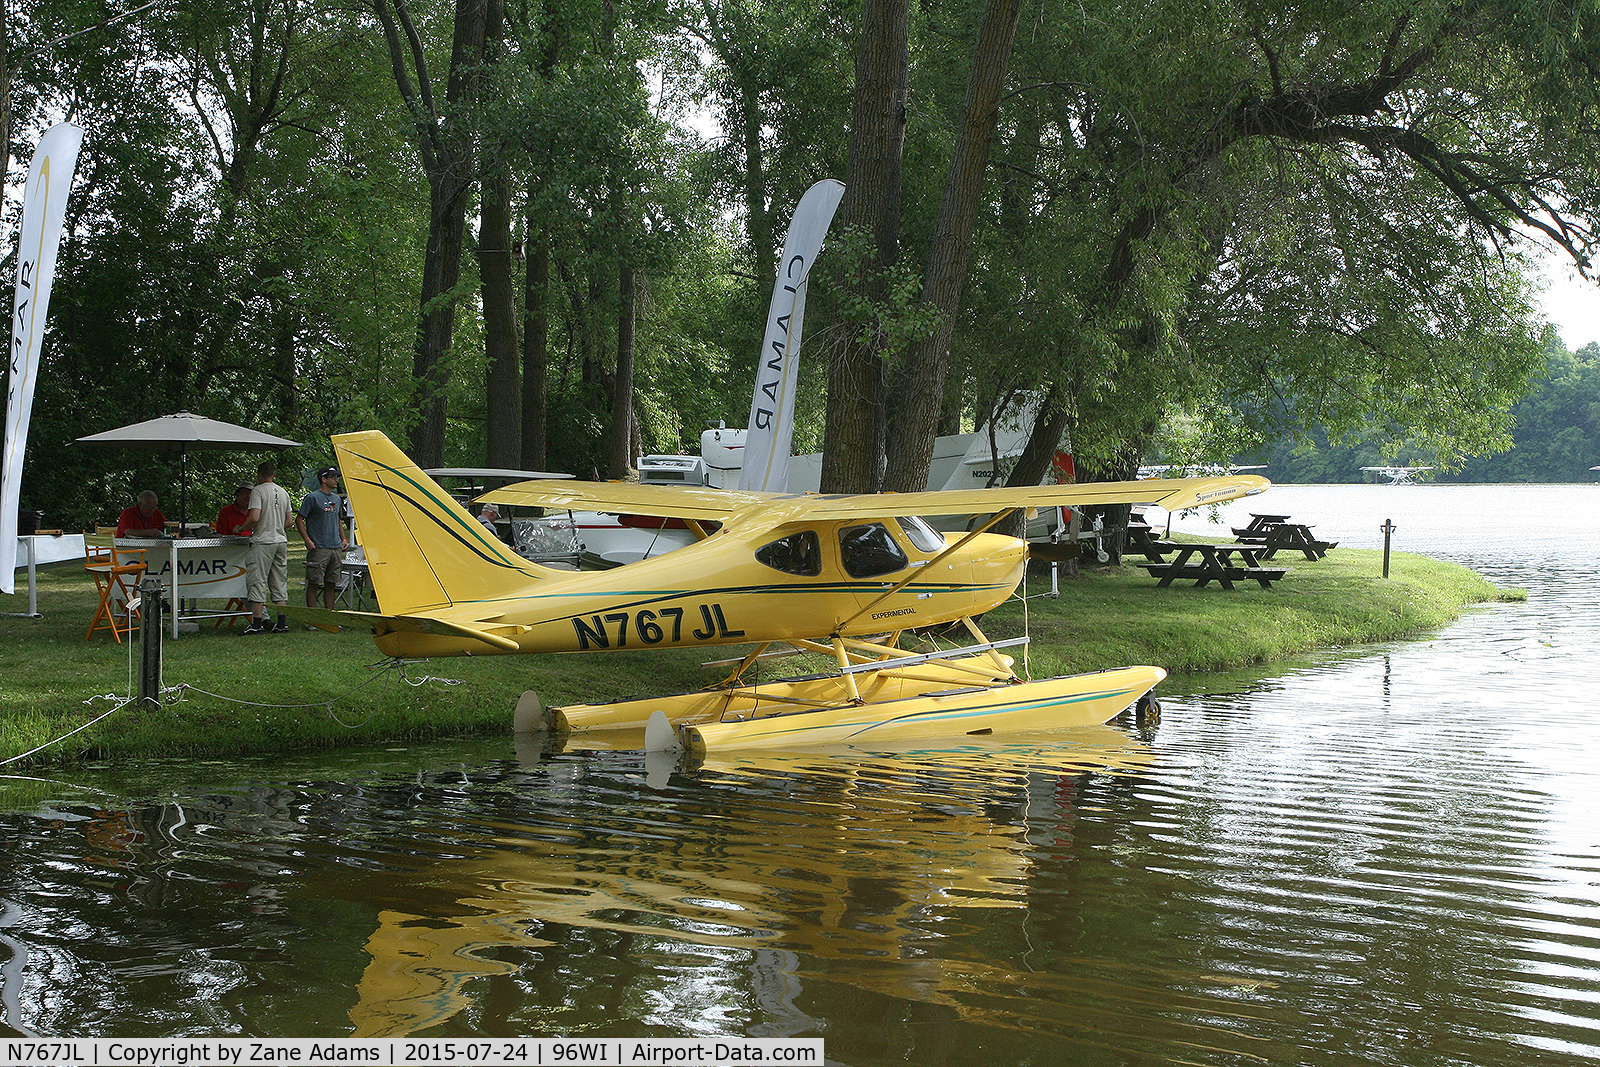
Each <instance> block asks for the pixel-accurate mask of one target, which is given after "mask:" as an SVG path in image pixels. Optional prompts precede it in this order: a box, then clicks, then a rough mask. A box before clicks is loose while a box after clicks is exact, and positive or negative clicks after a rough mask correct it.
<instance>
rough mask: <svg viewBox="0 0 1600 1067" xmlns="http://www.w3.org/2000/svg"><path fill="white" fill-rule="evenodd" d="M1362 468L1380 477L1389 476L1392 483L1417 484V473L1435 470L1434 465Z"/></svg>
mask: <svg viewBox="0 0 1600 1067" xmlns="http://www.w3.org/2000/svg"><path fill="white" fill-rule="evenodd" d="M1361 469H1362V470H1364V471H1369V472H1371V473H1373V474H1376V475H1377V476H1378V477H1380V478H1387V479H1388V480H1389V484H1390V485H1415V484H1417V477H1416V476H1417V475H1419V474H1421V473H1422V472H1423V471H1431V470H1433V468H1432V467H1362V468H1361Z"/></svg>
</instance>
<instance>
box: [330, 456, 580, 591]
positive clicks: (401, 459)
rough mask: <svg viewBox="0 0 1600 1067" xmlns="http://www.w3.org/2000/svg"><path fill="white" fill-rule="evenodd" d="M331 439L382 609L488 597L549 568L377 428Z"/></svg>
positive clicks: (534, 578) (517, 586)
mask: <svg viewBox="0 0 1600 1067" xmlns="http://www.w3.org/2000/svg"><path fill="white" fill-rule="evenodd" d="M331 440H332V441H333V447H334V454H335V456H336V457H337V459H338V462H339V468H340V472H341V474H342V476H343V478H344V483H345V490H346V492H347V493H349V496H350V507H351V511H352V512H353V513H354V515H355V520H356V528H357V530H358V531H359V534H360V538H361V543H362V545H363V547H364V548H365V549H366V554H367V566H368V572H369V574H370V576H371V579H372V585H373V590H374V592H375V593H377V596H378V602H379V604H380V605H381V606H382V609H383V611H384V612H385V613H388V614H392V615H403V614H407V613H409V612H415V611H420V610H425V609H429V608H439V607H444V606H448V605H459V604H464V603H474V602H479V603H489V602H493V601H497V600H500V599H502V598H504V597H505V596H507V595H508V594H514V593H515V591H516V590H518V589H520V588H523V587H525V586H526V585H528V584H529V583H530V582H533V581H537V580H539V579H541V578H544V577H546V576H548V575H549V574H552V573H554V572H553V571H550V570H548V569H547V568H544V567H540V566H538V565H537V564H535V563H531V562H529V561H528V560H525V559H523V558H522V557H520V556H518V555H517V554H516V553H514V552H512V551H511V549H510V547H509V546H508V545H506V544H505V543H504V542H502V541H501V540H500V539H499V538H497V537H496V536H495V535H494V534H493V533H492V532H490V530H489V529H488V527H486V526H484V524H483V523H481V522H479V521H478V520H477V519H476V518H474V517H473V516H472V514H471V513H470V512H468V511H467V509H466V508H464V507H463V506H462V505H460V504H459V503H457V502H456V500H455V498H454V497H452V496H451V495H450V493H449V491H447V490H446V489H445V488H444V487H443V486H441V485H440V484H439V483H438V482H436V481H435V480H434V479H433V478H432V477H430V476H429V475H428V474H426V473H425V472H424V471H423V470H422V469H421V468H420V467H418V466H417V464H416V463H415V462H414V461H412V459H411V458H410V457H409V456H407V455H406V454H405V453H404V452H402V451H401V450H400V448H399V447H397V446H396V445H395V444H394V442H392V441H390V440H389V438H388V437H387V435H385V434H384V433H383V432H382V431H379V430H364V431H359V432H355V433H347V434H336V435H334V436H333V437H332V438H331Z"/></svg>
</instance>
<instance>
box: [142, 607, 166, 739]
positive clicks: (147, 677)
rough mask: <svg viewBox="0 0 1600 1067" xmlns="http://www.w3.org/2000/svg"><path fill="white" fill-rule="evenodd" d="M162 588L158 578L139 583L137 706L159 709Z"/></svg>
mask: <svg viewBox="0 0 1600 1067" xmlns="http://www.w3.org/2000/svg"><path fill="white" fill-rule="evenodd" d="M165 593H166V587H165V586H163V585H162V584H161V580H160V579H159V578H146V579H145V580H144V581H143V582H140V583H139V706H140V707H141V708H146V709H155V708H159V707H160V706H161V607H162V598H163V596H164V595H165Z"/></svg>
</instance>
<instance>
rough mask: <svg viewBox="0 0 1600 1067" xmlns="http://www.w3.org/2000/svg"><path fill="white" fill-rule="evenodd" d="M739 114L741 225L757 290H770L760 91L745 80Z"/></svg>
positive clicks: (772, 275)
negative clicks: (740, 120)
mask: <svg viewBox="0 0 1600 1067" xmlns="http://www.w3.org/2000/svg"><path fill="white" fill-rule="evenodd" d="M740 99H741V101H742V111H743V115H742V116H741V117H742V118H743V120H744V123H743V133H744V210H745V227H746V230H747V231H748V233H749V235H750V250H751V263H752V266H753V267H754V269H755V275H756V280H757V281H758V282H759V283H760V288H759V289H757V290H756V291H757V292H760V293H770V292H772V286H773V284H774V283H775V282H776V281H777V277H778V249H776V248H774V247H773V242H774V241H775V240H776V238H775V237H774V236H773V233H772V212H771V211H770V210H769V209H768V206H767V176H766V164H765V162H764V160H763V156H762V151H761V94H760V90H759V88H758V87H757V86H755V85H754V84H752V83H750V82H749V81H746V82H745V84H744V85H743V86H741V87H740Z"/></svg>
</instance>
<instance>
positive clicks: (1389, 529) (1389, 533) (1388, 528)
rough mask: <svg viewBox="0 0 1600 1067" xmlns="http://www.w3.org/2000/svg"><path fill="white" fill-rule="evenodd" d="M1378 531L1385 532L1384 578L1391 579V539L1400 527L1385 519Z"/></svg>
mask: <svg viewBox="0 0 1600 1067" xmlns="http://www.w3.org/2000/svg"><path fill="white" fill-rule="evenodd" d="M1378 529H1380V530H1382V531H1383V576H1384V577H1385V578H1387V577H1389V539H1390V538H1391V537H1393V536H1394V532H1395V530H1397V529H1399V527H1398V526H1396V525H1395V524H1394V521H1393V520H1392V519H1384V520H1383V525H1382V526H1380V527H1378Z"/></svg>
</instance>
